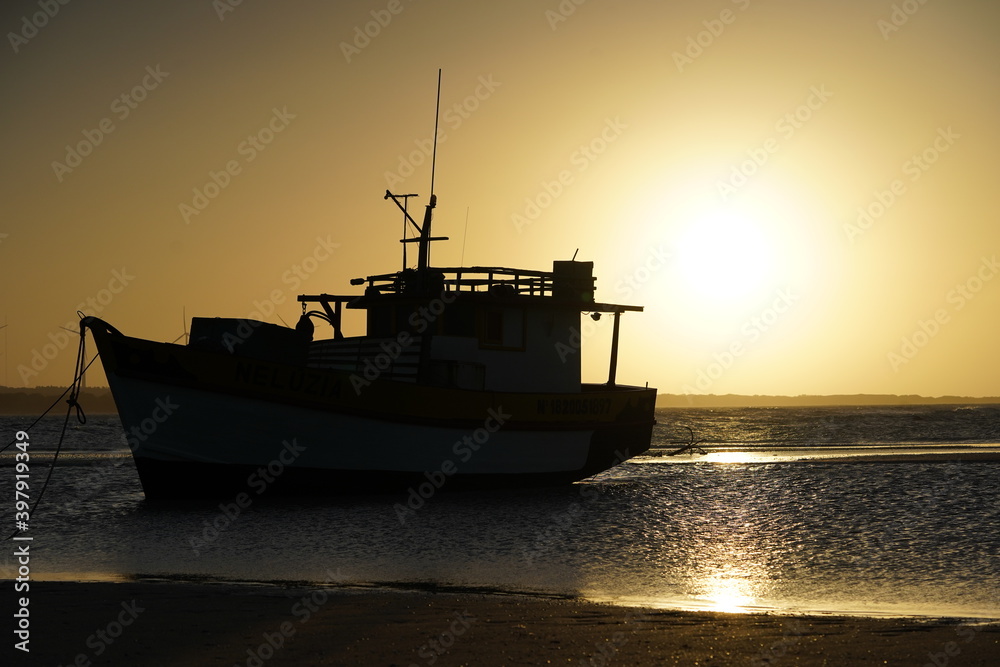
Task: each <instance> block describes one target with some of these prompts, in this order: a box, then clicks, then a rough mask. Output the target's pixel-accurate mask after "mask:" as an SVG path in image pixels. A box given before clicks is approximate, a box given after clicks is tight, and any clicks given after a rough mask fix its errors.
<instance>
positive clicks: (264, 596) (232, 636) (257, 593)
mask: <svg viewBox="0 0 1000 667" xmlns="http://www.w3.org/2000/svg"><path fill="white" fill-rule="evenodd" d="M10 585H11V584H10V582H7V583H6V584H5V587H7V586H10ZM8 590H10V588H8ZM29 594H30V605H29V608H30V612H31V616H30V618H31V641H30V648H31V653H30V654H24V653H22V652H20V651H16V650H13V649H12V647H11V644H12V642H11V640H10V639H9V637H10V633H9V631H8V632H7V636H8V640H7V641H8V642H11V643H9V644H8V646H7V647H5V648H4V651H3V653H4V654H5V655H12V654H13V655H14V661H13V662H10V661H6V660H5V661H4V664H14V665H36V664H37V665H41V664H45V665H72V664H76V665H81V666H85V665H134V666H146V665H225V666H227V667H228V666H232V665H243V666H246V667H261V666H262V665H269V666H270V665H383V666H390V665H396V666H399V667H412V666H414V665H416V666H424V665H437V666H447V665H574V666H575V665H594V666H595V667H596V666H603V665H608V666H610V665H706V666H707V665H844V664H865V665H883V664H888V665H913V666H914V667H920V666H922V665H925V664H936V665H937V667H945V666H946V665H955V666H961V667H975V666H984V667H985V666H986V665H990V666H993V665H997V664H1000V624H982V623H980V622H976V623H970V622H961V621H957V620H914V619H871V618H858V617H835V616H808V617H807V616H779V615H761V614H722V613H708V612H680V611H664V610H651V609H635V608H625V607H616V606H609V605H602V604H596V603H590V602H584V601H580V600H576V599H561V598H539V597H526V596H519V595H503V594H496V593H478V592H475V591H463V592H439V593H434V592H402V591H384V590H364V589H347V588H322V589H321V588H315V587H313V588H310V587H308V586H307V585H304V584H303V585H302V586H286V587H278V586H259V585H252V586H251V585H248V586H239V585H233V584H189V583H175V582H171V583H148V582H127V583H71V582H32V583H31V590H30V593H29ZM5 598H6V599H10V597H9V596H5ZM11 605H13V603H11ZM8 609H10V607H8ZM9 614H10V612H9V611H8V612H6V613H5V616H6V617H7V618H8V623H10V620H11V617H10V615H9Z"/></svg>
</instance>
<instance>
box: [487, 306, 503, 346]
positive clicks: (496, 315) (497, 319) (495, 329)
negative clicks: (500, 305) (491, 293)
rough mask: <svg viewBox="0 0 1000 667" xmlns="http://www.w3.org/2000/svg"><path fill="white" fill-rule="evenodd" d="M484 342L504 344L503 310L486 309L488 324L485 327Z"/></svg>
mask: <svg viewBox="0 0 1000 667" xmlns="http://www.w3.org/2000/svg"><path fill="white" fill-rule="evenodd" d="M483 342H484V343H486V344H487V345H503V311H502V310H487V311H486V325H485V326H484V327H483Z"/></svg>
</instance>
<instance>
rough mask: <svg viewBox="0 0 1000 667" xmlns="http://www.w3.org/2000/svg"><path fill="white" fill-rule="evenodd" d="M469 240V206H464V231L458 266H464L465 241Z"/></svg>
mask: <svg viewBox="0 0 1000 667" xmlns="http://www.w3.org/2000/svg"><path fill="white" fill-rule="evenodd" d="M468 240H469V207H468V206H466V207H465V231H464V232H462V259H461V260H460V261H459V262H458V265H459V266H465V242H466V241H468Z"/></svg>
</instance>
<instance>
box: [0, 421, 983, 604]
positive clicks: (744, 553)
mask: <svg viewBox="0 0 1000 667" xmlns="http://www.w3.org/2000/svg"><path fill="white" fill-rule="evenodd" d="M656 416H657V420H658V422H659V423H658V425H657V426H656V427H655V431H654V437H653V446H652V449H651V450H650V452H648V453H647V455H644V456H641V457H638V458H635V459H632V460H630V461H628V462H626V463H624V464H622V465H619V466H618V467H616V468H614V469H612V470H610V471H608V472H605V473H603V474H601V475H598V476H596V477H594V478H591V479H589V480H586V481H584V482H581V483H578V484H574V485H570V486H566V487H562V488H552V489H535V490H519V491H493V492H462V493H446V492H444V491H447V485H445V487H444V489H443V491H442V492H437V493H435V494H434V495H432V496H431V497H430V498H428V499H421V500H422V505H421V504H419V503H417V502H415V501H413V500H412V499H411V501H410V503H409V505H408V494H407V493H406V492H400V493H398V494H390V495H381V496H380V495H371V496H353V497H342V498H333V499H309V500H304V499H289V498H279V497H269V496H268V495H267V493H266V492H265V493H263V494H260V495H258V494H256V493H253V492H252V491H250V490H249V489H248V491H249V493H248V495H249V497H250V504H249V505H248V506H246V507H241V506H240V504H238V503H237V502H236V499H235V498H234V499H232V500H231V501H225V500H224V501H222V502H220V501H218V500H216V501H194V502H184V503H171V504H167V505H163V504H152V503H149V502H147V501H146V500H145V499H144V497H143V493H142V488H141V486H140V485H139V479H138V477H137V475H136V472H135V467H134V465H133V464H132V462H131V459H130V458H129V452H128V447H127V443H126V441H125V439H124V437H123V433H122V429H121V426H120V423H119V422H118V419H117V418H116V417H107V416H98V417H92V418H91V419H90V420H89V421H88V423H87V424H85V425H78V424H75V422H71V426H70V428H69V429H68V431H67V436H66V439H65V442H64V445H63V450H62V452H61V453H60V456H59V459H58V463H57V465H56V467H55V468H54V470H53V471H52V477H51V480H50V481H49V483H48V487H47V489H46V491H45V496H44V498H43V499H42V501H41V504H40V506H39V507H38V508H37V509H36V510H35V512H34V513H33V514H32V516H31V523H30V527H29V531H28V533H26V534H30V535H31V536H32V537H33V540H32V542H31V554H32V558H31V576H32V577H33V578H36V579H73V580H94V579H97V580H102V579H112V580H113V579H135V578H139V579H170V580H198V581H204V580H225V581H252V582H286V581H296V582H311V583H315V584H318V585H337V586H381V587H397V588H434V589H446V590H447V589H452V588H455V587H457V588H464V589H470V588H471V589H486V590H498V591H510V592H519V593H530V594H539V595H567V596H582V597H586V598H589V599H595V600H604V601H612V602H617V603H622V604H641V605H651V606H660V607H669V608H683V609H716V610H724V611H734V612H740V611H753V610H768V611H778V612H792V613H794V612H810V613H815V612H831V613H851V614H866V615H882V614H888V615H926V616H957V617H982V618H994V619H996V618H1000V532H998V530H997V527H998V526H1000V463H998V462H994V461H979V460H975V461H961V460H950V459H949V457H950V456H953V455H954V454H956V453H967V452H979V453H988V452H993V453H998V452H1000V445H997V444H996V443H1000V408H998V407H997V406H918V407H865V408H854V407H850V408H842V407H838V408H775V409H759V408H757V409H711V410H710V409H683V410H682V409H667V410H658V411H657V415H656ZM30 421H31V420H30V419H21V418H2V419H0V440H2V444H6V443H7V442H11V441H13V440H14V437H15V433H16V432H17V430H19V429H21V428H24V427H25V426H26V425H27V424H28V423H30ZM62 423H63V420H62V419H61V418H55V417H47V418H45V419H44V420H42V422H40V423H39V425H38V426H36V427H35V428H34V429H32V431H31V432H30V439H29V442H30V445H29V448H30V452H31V453H32V457H33V458H32V461H31V480H30V494H31V496H32V498H35V497H37V493H38V492H39V491H40V490H41V485H42V483H43V482H44V479H45V477H46V475H47V474H48V469H47V467H46V463H47V461H48V460H51V454H52V452H53V450H54V448H55V445H56V443H57V441H58V436H59V432H60V430H61V427H62ZM688 429H690V431H689V430H688ZM692 435H693V438H694V439H695V440H699V439H704V441H705V442H703V443H702V444H701V445H700V446H701V447H703V448H705V451H706V453H705V454H702V453H699V452H697V451H690V452H688V453H683V454H681V455H678V456H670V453H671V452H674V451H676V450H677V449H678V448H679V447H682V446H683V443H685V442H689V441H691V440H692ZM0 446H2V445H0ZM12 452H13V448H9V449H8V450H7V451H6V452H5V453H4V454H3V455H0V463H2V464H3V465H2V466H0V499H4V500H0V516H2V517H3V523H2V524H0V525H2V526H3V528H4V530H7V531H8V533H6V534H10V533H11V532H14V531H13V529H14V511H15V507H14V474H15V471H14V469H13V467H12V463H13V458H12ZM918 452H920V453H926V452H935V453H939V454H940V453H943V454H946V456H943V457H939V458H942V459H944V460H933V461H929V460H923V459H918V458H913V457H911V460H907V459H906V458H905V457H901V456H899V455H901V454H903V455H906V454H913V453H918ZM890 455H892V456H890ZM824 457H836V458H835V459H834V460H824ZM998 458H1000V456H998ZM276 483H280V479H279V480H278V481H277V482H276ZM177 484H178V486H179V487H180V488H183V485H184V480H183V479H178V480H177ZM32 502H33V501H32ZM414 505H417V506H418V508H417V509H411V507H412V506H414ZM6 534H5V537H6ZM7 544H8V548H7V549H5V550H4V554H3V556H2V557H0V574H2V575H3V576H4V577H7V578H12V577H13V576H15V572H16V568H17V563H16V561H15V558H14V556H13V551H14V547H13V546H11V545H12V544H13V543H12V542H10V541H8V542H7Z"/></svg>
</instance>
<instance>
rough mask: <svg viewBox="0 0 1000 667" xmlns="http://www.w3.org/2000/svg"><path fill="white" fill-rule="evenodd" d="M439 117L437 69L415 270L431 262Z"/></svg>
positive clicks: (439, 82) (439, 95)
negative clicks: (428, 168)
mask: <svg viewBox="0 0 1000 667" xmlns="http://www.w3.org/2000/svg"><path fill="white" fill-rule="evenodd" d="M440 117H441V69H440V68H438V85H437V102H436V103H435V104H434V150H433V152H432V153H431V196H430V199H428V200H427V208H426V209H424V224H423V226H422V227H421V228H420V248H419V251H418V254H417V269H418V270H419V271H424V270H426V269H427V267H429V266H430V261H431V243H430V242H431V240H432V237H431V218H432V217H433V215H434V207H435V206H437V195H435V194H434V171H435V169H436V167H437V152H438V121H439V119H440Z"/></svg>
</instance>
